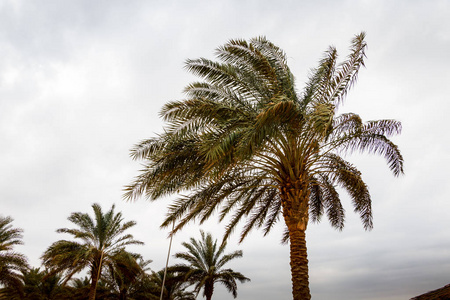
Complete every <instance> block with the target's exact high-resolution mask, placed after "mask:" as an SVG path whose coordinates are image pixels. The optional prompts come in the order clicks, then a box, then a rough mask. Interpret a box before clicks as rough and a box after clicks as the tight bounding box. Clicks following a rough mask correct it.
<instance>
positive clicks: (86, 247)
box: [42, 204, 143, 300]
mask: <svg viewBox="0 0 450 300" xmlns="http://www.w3.org/2000/svg"><path fill="white" fill-rule="evenodd" d="M92 208H93V210H94V218H91V216H89V214H86V213H80V212H76V213H72V214H71V215H70V217H69V218H68V220H69V221H71V222H72V223H74V224H75V225H77V226H78V228H76V229H68V228H61V229H58V230H57V232H60V233H69V234H71V235H73V237H74V238H75V239H78V240H81V242H76V241H66V240H60V241H57V242H55V243H53V244H52V245H51V246H50V247H49V248H48V249H47V250H46V251H45V253H44V254H43V256H42V260H43V264H44V265H45V266H46V267H48V268H49V270H50V271H51V272H52V273H58V272H63V273H64V277H65V282H67V281H68V280H69V279H70V278H71V277H72V276H73V275H74V274H76V273H78V272H80V271H82V270H84V269H86V268H89V271H90V278H91V286H90V290H89V299H92V300H93V299H95V294H96V288H97V283H98V281H99V279H100V275H101V274H102V269H103V267H104V266H105V265H106V266H113V265H114V263H115V262H116V261H115V258H117V257H118V256H117V255H118V253H120V252H121V251H124V249H125V246H127V245H131V244H143V243H142V242H140V241H137V240H134V238H133V236H132V235H131V234H125V233H124V232H125V231H126V230H128V229H129V228H130V227H133V226H134V225H136V222H134V221H128V222H125V223H123V218H122V213H120V212H119V213H117V214H116V213H115V212H114V205H113V206H112V208H111V209H110V210H109V211H107V212H106V213H104V214H103V212H102V209H101V207H100V205H98V204H93V205H92Z"/></svg>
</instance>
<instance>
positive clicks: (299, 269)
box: [289, 228, 311, 300]
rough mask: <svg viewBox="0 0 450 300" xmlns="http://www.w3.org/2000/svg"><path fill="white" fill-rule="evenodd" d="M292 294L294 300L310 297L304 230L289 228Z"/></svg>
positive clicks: (305, 299)
mask: <svg viewBox="0 0 450 300" xmlns="http://www.w3.org/2000/svg"><path fill="white" fill-rule="evenodd" d="M289 238H290V242H289V245H290V251H291V253H290V255H291V276H292V295H293V299H294V300H308V299H311V294H310V291H309V275H308V258H307V253H306V235H305V231H304V230H301V229H298V228H289Z"/></svg>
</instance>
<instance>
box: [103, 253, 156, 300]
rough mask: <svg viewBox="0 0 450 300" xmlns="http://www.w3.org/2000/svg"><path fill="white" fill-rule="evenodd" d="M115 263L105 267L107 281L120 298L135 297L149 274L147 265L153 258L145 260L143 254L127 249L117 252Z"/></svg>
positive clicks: (124, 299)
mask: <svg viewBox="0 0 450 300" xmlns="http://www.w3.org/2000/svg"><path fill="white" fill-rule="evenodd" d="M112 261H113V264H110V265H109V266H108V268H106V269H105V271H104V273H105V276H104V279H105V281H106V282H107V285H108V286H109V288H110V290H111V292H112V293H113V294H114V295H116V296H117V299H119V300H126V299H128V297H129V295H132V297H131V298H133V299H134V298H135V297H133V296H135V295H133V294H136V293H138V292H139V291H137V289H138V288H139V287H140V286H141V284H140V283H141V282H140V281H143V280H144V277H145V276H146V275H147V274H146V273H145V272H146V271H148V270H149V268H148V267H147V266H148V265H149V264H150V263H151V260H144V259H143V258H142V256H141V255H139V254H135V253H130V252H127V251H125V250H122V251H119V252H117V253H116V254H115V255H114V257H113V260H112Z"/></svg>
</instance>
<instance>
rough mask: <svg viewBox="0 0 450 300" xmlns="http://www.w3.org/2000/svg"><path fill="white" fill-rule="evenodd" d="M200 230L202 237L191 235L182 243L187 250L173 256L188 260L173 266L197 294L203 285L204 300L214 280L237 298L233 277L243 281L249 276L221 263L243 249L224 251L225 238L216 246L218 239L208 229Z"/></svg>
mask: <svg viewBox="0 0 450 300" xmlns="http://www.w3.org/2000/svg"><path fill="white" fill-rule="evenodd" d="M200 233H201V236H202V238H201V240H195V239H194V238H191V239H190V243H186V242H184V243H182V245H183V246H184V247H185V248H186V249H187V252H179V253H176V254H175V257H176V258H181V259H183V260H185V261H187V262H188V264H179V265H176V266H175V268H174V269H176V270H179V271H181V272H182V273H184V275H185V279H186V280H187V281H188V282H190V283H192V284H194V285H195V289H194V291H195V292H196V293H197V294H198V293H199V292H200V290H201V289H203V296H204V297H206V299H207V300H211V298H212V295H213V292H214V284H215V283H216V282H219V283H222V284H223V285H224V286H225V287H226V288H227V290H228V291H229V292H230V293H232V294H233V297H234V298H236V297H237V283H236V280H238V281H240V282H241V283H244V282H246V281H250V279H249V278H247V277H245V276H244V275H242V274H241V273H239V272H235V271H233V270H231V269H224V268H223V267H224V265H225V264H227V263H228V262H229V261H231V260H232V259H235V258H238V257H242V251H241V250H238V251H234V252H233V253H230V254H226V255H225V254H224V251H225V247H226V245H227V243H226V242H223V243H222V244H221V245H220V246H218V245H217V240H214V241H213V238H212V236H211V234H210V233H208V234H206V235H205V233H204V232H203V231H200Z"/></svg>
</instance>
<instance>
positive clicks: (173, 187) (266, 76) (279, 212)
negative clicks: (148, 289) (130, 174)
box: [126, 33, 403, 299]
mask: <svg viewBox="0 0 450 300" xmlns="http://www.w3.org/2000/svg"><path fill="white" fill-rule="evenodd" d="M364 37H365V34H364V33H361V34H359V35H357V36H355V38H354V39H353V40H352V44H351V47H350V51H351V52H350V55H349V56H348V58H347V60H346V61H344V62H343V63H340V64H338V63H337V51H336V49H335V48H333V47H330V48H329V49H328V50H327V51H326V52H325V56H324V57H323V59H322V60H321V61H320V63H319V66H318V67H317V68H316V69H314V70H313V71H312V72H311V75H310V78H309V81H308V83H307V84H306V87H305V88H304V90H303V91H302V92H301V93H298V92H297V91H296V88H295V84H294V76H293V75H292V73H291V71H290V70H289V67H288V66H287V62H286V56H285V54H284V52H283V51H282V50H281V49H280V48H278V47H277V46H275V45H274V44H272V43H271V42H269V41H268V40H267V39H265V38H255V39H252V40H250V42H246V41H244V40H231V41H230V42H229V43H227V44H225V45H224V46H222V47H220V48H218V49H217V57H218V59H219V60H220V62H215V61H211V60H207V59H203V58H200V59H197V60H188V61H187V63H186V68H187V69H188V70H189V71H191V72H192V73H194V74H195V75H198V76H200V77H202V78H203V79H204V81H203V82H196V83H192V84H190V85H189V86H187V88H186V89H185V92H186V95H187V99H186V100H182V101H173V102H169V103H168V104H166V105H165V106H164V107H163V109H162V111H161V115H162V117H163V119H164V120H165V121H167V123H168V124H167V126H166V128H165V131H164V133H163V134H161V135H159V136H158V137H156V138H152V139H148V140H145V141H143V142H141V143H140V144H138V145H136V146H135V147H134V149H132V156H133V157H134V158H135V159H145V160H146V164H145V167H144V170H143V171H142V172H141V174H140V175H139V176H138V177H137V178H136V179H135V181H134V182H133V183H132V184H131V185H129V186H128V187H127V188H126V197H128V198H135V197H137V196H139V195H141V194H145V195H146V196H147V197H148V198H150V199H157V198H160V197H161V196H164V195H167V194H171V193H175V192H184V191H190V193H189V194H187V195H185V196H181V197H179V198H178V199H177V200H175V201H174V202H173V204H172V205H171V206H170V208H169V213H168V216H167V218H166V220H165V222H164V223H163V226H168V225H169V224H171V223H172V222H173V221H178V223H177V226H176V227H175V230H174V232H176V231H177V230H179V229H181V228H182V227H183V226H185V225H186V224H187V223H188V222H189V221H191V220H194V219H197V220H199V221H200V222H203V221H205V220H206V219H208V218H209V217H210V216H211V215H212V214H213V213H214V212H215V211H219V218H220V220H223V219H224V218H225V216H227V215H228V214H229V213H232V215H231V218H230V221H229V223H228V225H227V227H226V234H225V238H226V237H228V235H229V234H230V233H231V232H232V231H233V230H234V229H235V227H236V226H237V225H238V223H239V221H241V220H242V219H246V223H245V225H244V227H243V230H242V234H241V240H242V239H243V238H245V236H246V235H247V234H248V233H249V232H250V230H251V229H253V228H255V227H257V228H261V227H262V228H263V231H264V233H265V234H267V233H268V232H269V231H270V229H271V228H272V227H273V226H274V224H275V223H276V222H277V221H278V220H279V218H280V216H283V219H284V221H285V224H286V235H285V237H284V240H287V239H290V240H291V267H292V268H294V267H295V266H296V265H305V264H306V265H307V260H306V246H305V245H303V243H304V242H302V243H301V244H302V245H300V244H298V243H297V242H299V241H304V232H305V230H306V227H307V224H308V222H309V219H311V220H313V221H319V220H320V218H321V216H322V215H323V213H324V212H326V214H327V216H328V218H329V220H330V222H331V225H332V226H334V227H336V228H339V229H342V228H343V226H344V209H343V207H342V204H341V202H340V198H339V194H338V191H337V187H338V186H339V187H342V188H344V189H345V190H347V191H348V193H349V195H350V197H351V199H352V202H353V205H354V210H355V212H357V213H358V214H359V215H360V217H361V220H362V222H363V225H364V227H365V228H366V229H370V228H372V226H373V224H372V210H371V198H370V194H369V191H368V188H367V186H366V184H365V182H364V181H363V179H362V177H361V173H360V172H359V171H358V169H357V168H356V167H355V166H353V165H352V164H351V163H349V162H348V161H346V160H345V159H343V158H342V157H341V154H342V153H345V152H352V151H355V150H359V151H367V152H369V153H376V154H381V155H383V156H384V157H385V158H386V160H387V163H388V165H389V168H390V169H391V170H392V172H393V174H394V175H399V174H401V173H402V172H403V158H402V156H401V154H400V151H399V150H398V147H397V146H396V145H395V144H394V143H392V142H391V141H390V140H389V137H390V136H392V135H394V134H398V133H400V131H401V124H400V122H397V121H395V120H378V121H369V122H367V123H363V122H362V120H361V118H360V117H359V116H358V115H356V114H353V113H348V114H343V115H336V113H337V109H338V106H339V105H340V104H341V103H342V101H343V99H344V98H345V95H346V94H347V92H348V90H349V89H350V87H351V86H352V85H353V84H354V83H355V81H356V78H357V75H358V72H359V69H360V67H361V66H363V65H364V58H365V49H366V43H365V41H364ZM294 236H295V241H293V238H294ZM299 247H300V248H299ZM293 248H295V249H296V250H295V249H293ZM300 249H304V250H300ZM300 252H301V253H304V254H302V255H299V254H298V253H300ZM293 253H297V254H293ZM300 256H302V257H303V258H302V259H301V261H296V262H294V261H293V260H292V259H293V258H294V257H297V258H298V257H300ZM292 270H294V269H292ZM293 272H294V271H293ZM302 272H303V273H306V275H305V274H303V275H302V276H303V279H302V280H301V281H302V282H303V283H302V284H301V287H299V289H300V290H303V291H305V293H304V294H303V295H300V294H299V293H300V292H298V293H297V292H294V298H296V299H300V298H302V299H309V297H310V296H309V289H308V287H307V285H308V284H307V268H306V272H305V271H304V270H303V271H302ZM298 276H300V275H298ZM298 276H297V277H298ZM302 276H300V277H302ZM294 277H296V276H294V273H293V281H294ZM305 282H306V283H305ZM299 285H300V283H299V284H294V288H295V287H296V286H299ZM295 295H297V296H295Z"/></svg>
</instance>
